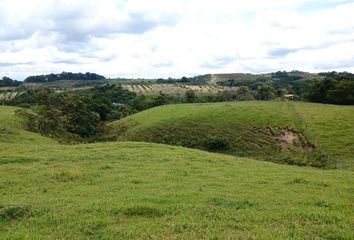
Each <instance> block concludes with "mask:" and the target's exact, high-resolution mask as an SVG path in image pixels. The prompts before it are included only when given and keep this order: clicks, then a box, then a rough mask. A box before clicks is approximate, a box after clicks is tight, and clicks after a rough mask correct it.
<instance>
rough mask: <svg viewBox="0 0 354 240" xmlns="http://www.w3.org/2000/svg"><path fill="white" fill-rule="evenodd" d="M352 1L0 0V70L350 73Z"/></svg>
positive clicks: (13, 73)
mask: <svg viewBox="0 0 354 240" xmlns="http://www.w3.org/2000/svg"><path fill="white" fill-rule="evenodd" d="M353 13H354V0H352V1H349V0H318V1H315V0H267V1H265V0H247V1H244V0H0V76H4V75H6V76H10V77H12V78H15V79H19V80H22V79H23V78H25V77H26V76H28V75H34V74H42V73H51V72H54V73H57V72H62V71H72V72H97V73H99V74H103V75H105V76H106V77H168V76H172V77H181V76H193V75H198V74H205V73H225V72H251V73H260V72H270V71H278V70H294V69H297V70H303V71H311V72H319V71H332V70H336V71H351V72H354V17H353Z"/></svg>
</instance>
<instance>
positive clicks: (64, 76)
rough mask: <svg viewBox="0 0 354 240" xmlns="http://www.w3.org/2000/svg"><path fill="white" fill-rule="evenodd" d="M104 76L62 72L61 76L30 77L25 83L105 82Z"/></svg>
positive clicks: (52, 74)
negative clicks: (62, 81)
mask: <svg viewBox="0 0 354 240" xmlns="http://www.w3.org/2000/svg"><path fill="white" fill-rule="evenodd" d="M104 79H106V78H105V77H104V76H101V75H98V74H96V73H89V72H87V73H72V72H62V73H59V74H54V73H51V74H46V75H36V76H29V77H27V78H26V79H25V80H24V81H25V82H54V81H60V80H83V81H87V80H104Z"/></svg>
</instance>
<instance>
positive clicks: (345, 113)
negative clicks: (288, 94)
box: [110, 101, 354, 168]
mask: <svg viewBox="0 0 354 240" xmlns="http://www.w3.org/2000/svg"><path fill="white" fill-rule="evenodd" d="M352 119H354V107H353V106H334V105H324V104H314V103H303V102H283V101H271V102H264V101H262V102H260V101H250V102H232V103H231V102H230V103H212V104H179V105H167V106H162V107H157V108H153V109H150V110H147V111H144V112H140V113H138V114H135V115H132V116H131V117H128V118H126V119H123V120H120V121H117V122H114V123H112V124H111V127H112V131H111V132H110V135H111V136H110V137H111V138H113V139H114V138H115V137H116V138H117V139H119V140H133V141H146V142H157V143H167V144H174V145H184V141H186V140H189V141H191V142H193V143H194V146H193V147H196V148H201V149H204V147H203V141H205V139H207V138H208V137H209V136H222V137H224V138H227V140H228V141H229V142H230V144H231V147H230V149H229V150H227V151H225V152H226V153H231V154H235V155H240V156H252V157H258V158H262V159H266V160H276V161H283V160H282V159H285V160H284V161H289V157H290V158H291V159H294V158H296V156H301V159H299V160H296V161H299V163H300V164H301V163H303V164H306V161H310V160H309V159H308V158H310V157H311V156H313V155H314V154H321V153H324V154H325V155H326V156H327V155H328V157H330V158H331V159H332V160H333V161H334V162H335V164H336V165H339V167H349V168H351V167H353V156H354V121H352ZM289 127H290V128H291V129H293V130H294V131H296V132H298V133H303V135H304V136H305V138H306V139H307V141H308V142H309V143H311V144H314V145H315V146H316V150H315V151H314V152H311V153H304V152H303V151H297V149H296V148H295V149H294V148H291V149H290V150H289V149H288V148H285V149H284V148H283V147H281V146H280V145H279V143H278V142H277V141H276V139H275V137H274V135H277V132H279V131H280V130H281V129H285V128H289ZM187 146H188V144H187ZM289 154H290V155H289ZM291 159H290V160H291ZM303 159H305V160H303ZM302 161H304V162H302Z"/></svg>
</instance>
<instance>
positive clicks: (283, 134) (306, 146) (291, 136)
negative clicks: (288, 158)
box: [274, 128, 316, 152]
mask: <svg viewBox="0 0 354 240" xmlns="http://www.w3.org/2000/svg"><path fill="white" fill-rule="evenodd" d="M274 137H275V140H276V141H277V142H278V143H279V144H280V145H281V146H282V147H285V148H297V149H299V150H301V151H303V152H313V151H314V150H315V148H316V147H315V145H313V144H311V143H309V141H308V140H307V139H306V137H305V136H304V135H303V134H302V133H298V132H296V131H294V130H293V129H291V128H284V129H280V130H279V131H277V133H274Z"/></svg>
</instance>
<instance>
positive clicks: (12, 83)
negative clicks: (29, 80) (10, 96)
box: [0, 77, 22, 87]
mask: <svg viewBox="0 0 354 240" xmlns="http://www.w3.org/2000/svg"><path fill="white" fill-rule="evenodd" d="M21 84H22V82H20V81H16V80H12V79H11V78H9V77H3V78H1V79H0V87H17V86H20V85H21Z"/></svg>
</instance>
